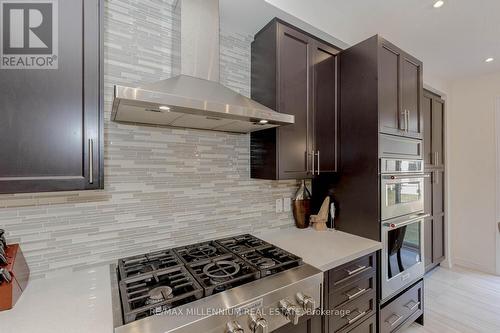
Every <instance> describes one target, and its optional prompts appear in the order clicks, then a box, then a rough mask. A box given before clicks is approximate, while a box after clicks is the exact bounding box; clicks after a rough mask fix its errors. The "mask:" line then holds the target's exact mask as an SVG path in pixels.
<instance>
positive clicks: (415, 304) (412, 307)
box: [405, 301, 420, 311]
mask: <svg viewBox="0 0 500 333" xmlns="http://www.w3.org/2000/svg"><path fill="white" fill-rule="evenodd" d="M419 305H420V302H415V301H410V302H409V303H408V304H406V305H405V307H406V308H408V309H409V310H410V311H413V310H415V309H416V308H418V306H419Z"/></svg>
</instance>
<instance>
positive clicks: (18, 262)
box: [0, 244, 30, 311]
mask: <svg viewBox="0 0 500 333" xmlns="http://www.w3.org/2000/svg"><path fill="white" fill-rule="evenodd" d="M5 254H6V255H7V262H8V263H7V266H5V267H4V268H5V269H6V270H7V271H9V273H10V274H11V275H12V280H11V281H10V282H9V283H7V282H5V281H3V282H2V284H0V311H4V310H10V309H12V308H13V307H14V305H15V304H16V302H17V301H18V300H19V298H20V297H21V294H22V292H23V291H24V290H25V289H26V287H27V285H28V280H29V275H30V270H29V267H28V265H27V263H26V259H25V258H24V255H23V253H22V251H21V248H20V247H19V244H13V245H8V246H7V249H6V251H5Z"/></svg>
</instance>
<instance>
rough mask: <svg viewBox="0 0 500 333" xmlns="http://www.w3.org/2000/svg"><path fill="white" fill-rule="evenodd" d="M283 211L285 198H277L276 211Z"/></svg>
mask: <svg viewBox="0 0 500 333" xmlns="http://www.w3.org/2000/svg"><path fill="white" fill-rule="evenodd" d="M282 212H283V199H276V213H282Z"/></svg>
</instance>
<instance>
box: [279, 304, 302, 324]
mask: <svg viewBox="0 0 500 333" xmlns="http://www.w3.org/2000/svg"><path fill="white" fill-rule="evenodd" d="M279 306H280V309H281V312H282V313H283V315H284V316H285V317H286V319H288V320H290V322H291V323H292V324H293V325H297V324H298V323H299V319H300V317H302V316H303V315H305V314H306V312H305V311H304V309H302V307H301V306H298V305H296V304H293V303H292V302H291V301H290V300H289V299H288V298H286V299H282V300H281V301H280V304H279Z"/></svg>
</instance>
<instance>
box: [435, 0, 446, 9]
mask: <svg viewBox="0 0 500 333" xmlns="http://www.w3.org/2000/svg"><path fill="white" fill-rule="evenodd" d="M443 5H444V1H443V0H438V1H436V2H435V3H434V8H439V7H442V6H443Z"/></svg>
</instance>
